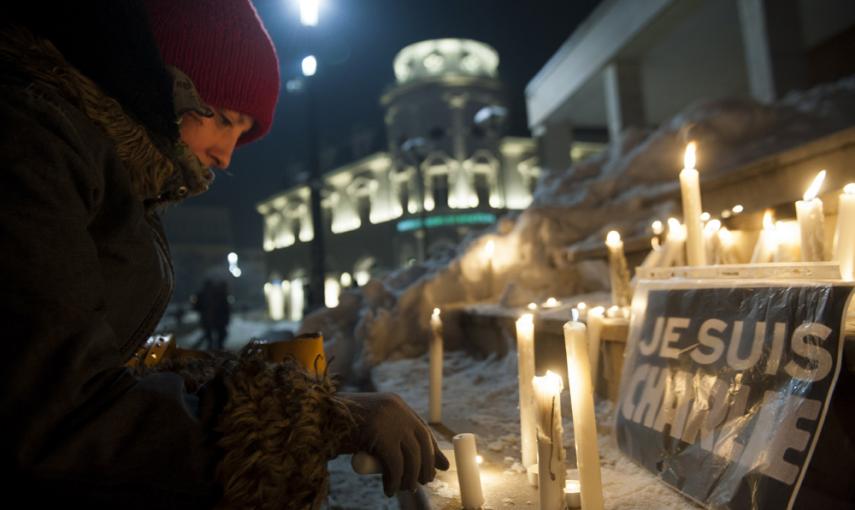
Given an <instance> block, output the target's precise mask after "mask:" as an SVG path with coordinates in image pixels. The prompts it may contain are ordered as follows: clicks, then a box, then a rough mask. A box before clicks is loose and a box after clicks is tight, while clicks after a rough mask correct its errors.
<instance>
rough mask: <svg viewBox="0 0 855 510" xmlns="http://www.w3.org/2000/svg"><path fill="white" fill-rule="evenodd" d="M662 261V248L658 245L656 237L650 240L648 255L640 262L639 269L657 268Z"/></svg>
mask: <svg viewBox="0 0 855 510" xmlns="http://www.w3.org/2000/svg"><path fill="white" fill-rule="evenodd" d="M661 260H662V246H660V245H659V238H658V237H651V238H650V253H648V254H647V256H646V257H644V261H642V262H641V267H659V262H660V261H661Z"/></svg>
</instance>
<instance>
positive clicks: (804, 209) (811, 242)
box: [796, 170, 825, 262]
mask: <svg viewBox="0 0 855 510" xmlns="http://www.w3.org/2000/svg"><path fill="white" fill-rule="evenodd" d="M823 180H825V170H822V171H820V172H819V173H818V174H817V175H816V178H815V179H814V180H813V183H812V184H811V185H810V187H809V188H808V190H807V191H805V194H804V197H803V199H804V200H799V201H797V202H796V218H798V220H799V231H800V233H801V241H802V260H803V261H805V262H821V261H823V260H825V221H824V220H825V217H824V216H823V213H822V200H820V199H819V198H818V197H817V195H818V194H819V189H820V187H822V181H823Z"/></svg>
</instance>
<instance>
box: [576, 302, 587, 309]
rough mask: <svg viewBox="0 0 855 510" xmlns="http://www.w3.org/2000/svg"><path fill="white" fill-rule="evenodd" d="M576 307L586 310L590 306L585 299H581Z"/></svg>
mask: <svg viewBox="0 0 855 510" xmlns="http://www.w3.org/2000/svg"><path fill="white" fill-rule="evenodd" d="M576 308H578V309H579V310H584V309H586V308H588V305H586V304H585V302H584V301H579V304H577V305H576Z"/></svg>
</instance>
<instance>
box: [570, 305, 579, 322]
mask: <svg viewBox="0 0 855 510" xmlns="http://www.w3.org/2000/svg"><path fill="white" fill-rule="evenodd" d="M570 320H572V321H573V322H579V309H578V308H573V309H572V310H570Z"/></svg>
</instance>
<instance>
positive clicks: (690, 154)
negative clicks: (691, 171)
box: [683, 142, 697, 168]
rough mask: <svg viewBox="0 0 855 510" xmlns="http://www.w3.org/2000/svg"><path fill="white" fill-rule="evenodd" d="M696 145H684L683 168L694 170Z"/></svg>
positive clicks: (690, 143) (693, 143)
mask: <svg viewBox="0 0 855 510" xmlns="http://www.w3.org/2000/svg"><path fill="white" fill-rule="evenodd" d="M696 150H697V144H696V143H695V142H689V144H688V145H686V152H685V154H683V168H695V159H696V154H695V152H696Z"/></svg>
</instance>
